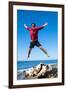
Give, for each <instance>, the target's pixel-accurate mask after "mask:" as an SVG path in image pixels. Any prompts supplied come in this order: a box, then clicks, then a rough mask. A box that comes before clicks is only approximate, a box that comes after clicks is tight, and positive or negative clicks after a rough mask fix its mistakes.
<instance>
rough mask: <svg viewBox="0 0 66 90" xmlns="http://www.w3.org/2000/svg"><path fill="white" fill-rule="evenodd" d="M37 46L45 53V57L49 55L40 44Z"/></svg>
mask: <svg viewBox="0 0 66 90" xmlns="http://www.w3.org/2000/svg"><path fill="white" fill-rule="evenodd" d="M39 48H40V49H41V50H42V51H43V52H44V53H45V54H46V56H47V57H49V55H48V53H47V51H46V50H45V49H44V48H43V47H42V46H40V47H39Z"/></svg>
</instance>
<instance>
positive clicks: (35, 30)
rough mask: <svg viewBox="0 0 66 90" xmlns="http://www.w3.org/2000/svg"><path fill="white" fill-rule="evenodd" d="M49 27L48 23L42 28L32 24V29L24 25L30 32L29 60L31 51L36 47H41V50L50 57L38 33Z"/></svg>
mask: <svg viewBox="0 0 66 90" xmlns="http://www.w3.org/2000/svg"><path fill="white" fill-rule="evenodd" d="M47 25H48V23H45V24H43V25H42V26H39V27H36V24H35V23H32V24H31V26H32V27H31V28H30V27H28V26H27V25H26V24H24V27H25V28H26V29H27V30H28V31H29V32H30V38H31V42H30V46H29V50H28V56H27V59H28V58H29V57H30V53H31V50H32V48H34V46H37V47H39V48H40V50H42V51H43V52H44V53H45V54H46V56H47V57H49V55H48V53H47V51H46V50H45V49H44V48H43V47H42V45H41V44H40V43H39V41H38V31H39V30H41V29H43V28H44V27H45V26H47Z"/></svg>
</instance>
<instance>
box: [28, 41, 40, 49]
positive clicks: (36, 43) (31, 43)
mask: <svg viewBox="0 0 66 90" xmlns="http://www.w3.org/2000/svg"><path fill="white" fill-rule="evenodd" d="M34 46H37V47H40V46H41V44H40V43H39V41H38V40H36V41H33V42H30V46H29V48H34Z"/></svg>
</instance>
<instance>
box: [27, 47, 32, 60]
mask: <svg viewBox="0 0 66 90" xmlns="http://www.w3.org/2000/svg"><path fill="white" fill-rule="evenodd" d="M31 50H32V48H29V49H28V56H27V59H28V58H29V57H30V53H31Z"/></svg>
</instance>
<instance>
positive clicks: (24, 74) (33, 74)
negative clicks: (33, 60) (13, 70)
mask: <svg viewBox="0 0 66 90" xmlns="http://www.w3.org/2000/svg"><path fill="white" fill-rule="evenodd" d="M57 76H58V68H57V64H44V63H40V64H38V65H36V66H34V67H31V68H28V69H22V70H17V80H26V79H41V78H56V77H57Z"/></svg>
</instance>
